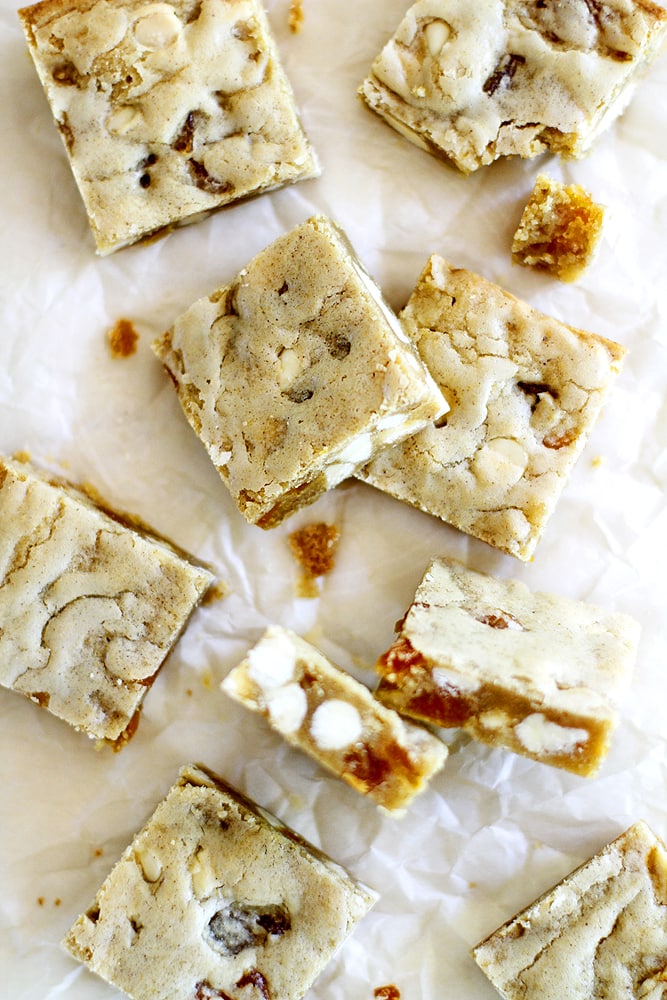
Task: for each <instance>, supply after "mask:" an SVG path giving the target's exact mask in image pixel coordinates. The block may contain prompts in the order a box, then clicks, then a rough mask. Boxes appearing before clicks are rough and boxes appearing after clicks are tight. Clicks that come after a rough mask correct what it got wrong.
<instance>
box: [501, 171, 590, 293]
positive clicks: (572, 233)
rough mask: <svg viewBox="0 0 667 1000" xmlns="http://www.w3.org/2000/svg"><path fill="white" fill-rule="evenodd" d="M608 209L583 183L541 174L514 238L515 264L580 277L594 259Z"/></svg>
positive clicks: (569, 278)
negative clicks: (606, 209) (566, 182)
mask: <svg viewBox="0 0 667 1000" xmlns="http://www.w3.org/2000/svg"><path fill="white" fill-rule="evenodd" d="M603 219H604V209H603V207H602V206H601V205H598V204H597V203H596V202H594V201H593V199H592V198H591V196H590V194H589V193H588V191H585V190H584V188H582V187H581V186H580V185H579V184H561V182H560V181H557V180H554V179H553V178H552V177H548V176H547V175H546V174H540V175H539V176H538V177H537V179H536V181H535V186H534V187H533V190H532V192H531V195H530V198H529V199H528V202H527V204H526V207H525V208H524V210H523V214H522V216H521V220H520V222H519V227H518V229H517V231H516V232H515V234H514V239H513V241H512V260H513V261H514V263H515V264H523V265H524V266H526V267H535V268H537V269H538V270H541V271H546V272H547V273H548V274H553V275H554V276H555V277H556V278H559V279H560V280H561V281H576V280H577V278H579V277H580V276H581V275H582V274H583V272H584V271H585V270H586V268H587V267H588V265H589V264H590V263H591V261H592V260H593V257H594V255H595V250H596V248H597V245H598V242H599V240H600V236H601V234H602V222H603Z"/></svg>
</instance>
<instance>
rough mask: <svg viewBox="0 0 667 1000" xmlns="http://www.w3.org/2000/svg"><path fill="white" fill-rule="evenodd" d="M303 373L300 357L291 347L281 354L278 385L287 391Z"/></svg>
mask: <svg viewBox="0 0 667 1000" xmlns="http://www.w3.org/2000/svg"><path fill="white" fill-rule="evenodd" d="M300 372H301V362H300V361H299V355H298V354H297V353H296V351H293V350H292V349H291V348H290V347H287V348H286V349H285V350H284V351H282V352H281V354H280V356H279V358H278V385H279V386H280V388H281V389H286V388H287V387H288V386H290V385H291V384H292V382H293V381H294V379H295V378H296V377H297V375H299V373H300Z"/></svg>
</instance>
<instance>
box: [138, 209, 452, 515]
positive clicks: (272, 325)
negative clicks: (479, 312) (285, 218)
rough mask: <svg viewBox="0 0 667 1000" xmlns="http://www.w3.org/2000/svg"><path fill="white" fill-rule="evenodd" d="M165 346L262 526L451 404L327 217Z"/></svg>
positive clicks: (223, 291) (197, 425) (183, 398)
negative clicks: (448, 403)
mask: <svg viewBox="0 0 667 1000" xmlns="http://www.w3.org/2000/svg"><path fill="white" fill-rule="evenodd" d="M153 349H154V351H155V353H156V354H157V355H158V357H159V358H160V359H161V360H162V362H163V364H164V365H165V367H166V369H167V371H168V372H169V374H170V375H171V377H172V380H173V381H174V383H175V385H176V389H177V392H178V396H179V399H180V402H181V406H182V407H183V411H184V413H185V415H186V417H187V419H188V421H189V422H190V424H191V426H192V427H193V429H194V430H195V432H196V434H197V435H198V437H199V438H200V439H201V441H202V442H203V444H204V445H205V447H206V449H207V451H208V453H209V455H210V457H211V460H212V461H213V463H214V465H215V466H216V468H217V470H218V472H219V473H220V475H221V476H222V478H223V480H224V481H225V483H226V484H227V486H228V487H229V490H230V492H231V494H232V496H233V497H234V499H235V500H236V503H237V505H238V507H239V510H240V511H241V513H242V514H243V516H244V517H245V518H246V519H247V520H248V521H250V522H251V523H257V524H259V525H260V526H261V527H273V526H274V525H275V524H277V523H279V522H280V521H281V520H283V519H284V518H285V517H286V516H287V515H288V514H290V513H291V512H292V511H293V510H295V509H296V508H298V507H301V506H303V505H305V504H306V503H310V502H312V501H313V500H314V499H316V498H317V497H318V496H320V495H321V494H322V493H323V492H325V491H326V490H327V489H329V488H330V487H331V486H335V485H336V484H337V483H339V482H341V481H342V480H343V479H346V478H348V477H349V476H351V475H352V474H353V473H354V472H355V471H356V470H357V469H358V468H359V467H360V466H361V465H362V464H363V463H365V462H367V461H368V459H369V458H370V457H371V456H372V455H374V454H376V453H377V451H378V450H379V449H380V448H382V447H386V446H387V445H389V444H391V443H393V442H395V441H400V440H402V439H403V438H405V437H406V435H408V434H412V433H415V432H416V431H417V430H419V429H421V428H422V427H424V426H426V424H427V423H428V422H429V421H430V420H431V419H433V418H434V417H435V416H436V415H437V414H439V413H441V412H444V411H445V410H446V409H447V404H446V402H445V400H444V399H443V397H442V395H441V393H440V391H439V390H438V388H437V387H436V385H435V383H434V381H433V379H432V378H431V376H430V375H429V374H428V373H427V371H426V369H425V368H424V365H423V363H422V362H421V360H420V358H419V354H418V353H417V351H416V350H415V348H414V346H413V345H412V344H411V342H410V341H409V339H408V337H407V336H406V335H405V333H404V331H403V329H402V327H401V324H400V323H399V321H398V319H397V318H396V317H395V316H394V314H393V313H392V312H391V310H390V309H389V307H388V306H387V305H386V304H385V302H384V300H383V298H382V295H381V293H380V291H379V289H378V288H377V286H376V285H375V284H374V282H373V281H372V280H371V279H370V277H369V276H368V275H367V273H366V272H365V271H364V269H363V268H362V266H361V264H360V263H359V261H358V260H357V258H356V256H355V254H354V251H353V250H352V248H351V247H350V245H349V243H348V241H347V240H346V238H345V236H344V235H343V233H342V232H341V230H339V229H338V228H337V227H336V226H335V225H334V224H333V223H331V222H330V221H329V220H328V219H326V218H324V217H321V216H318V217H313V218H311V219H309V220H308V221H307V222H305V223H303V224H301V225H299V226H296V227H295V228H294V229H292V230H290V231H289V232H288V233H286V234H285V235H284V236H282V237H279V238H278V239H277V240H276V241H275V242H274V243H272V244H271V245H270V246H269V247H267V248H266V249H265V250H263V251H262V252H261V253H260V254H258V255H257V256H256V257H255V258H253V260H252V261H251V262H250V263H249V264H248V265H247V267H245V268H244V269H243V270H242V271H241V272H240V274H238V275H237V277H236V278H235V279H234V281H233V282H232V283H231V284H230V285H228V286H227V287H223V288H219V289H218V290H217V291H215V292H214V293H213V294H211V295H209V296H208V297H207V298H203V299H200V300H199V301H197V302H195V303H194V305H192V306H191V307H190V309H188V310H187V311H186V312H185V313H183V314H182V315H181V316H180V317H179V318H178V319H177V320H176V322H175V323H174V325H173V327H172V328H171V329H170V330H169V331H168V332H167V333H166V334H164V336H163V337H162V338H161V339H160V340H157V341H155V343H154V344H153Z"/></svg>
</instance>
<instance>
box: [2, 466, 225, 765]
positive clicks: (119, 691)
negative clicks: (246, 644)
mask: <svg viewBox="0 0 667 1000" xmlns="http://www.w3.org/2000/svg"><path fill="white" fill-rule="evenodd" d="M0 521H1V522H2V532H0V622H1V623H2V627H1V628H0V684H2V685H3V686H4V687H6V688H9V689H10V690H12V691H17V692H19V693H20V694H24V695H26V696H27V697H28V698H31V699H32V701H34V702H36V703H37V704H38V705H41V706H43V707H44V708H47V709H48V710H49V711H50V712H52V713H53V714H54V715H56V716H58V718H60V719H64V720H65V721H66V722H69V723H70V724H71V725H72V726H75V727H76V728H77V729H80V730H82V731H83V732H85V733H87V734H88V736H90V737H91V738H94V739H97V740H103V741H106V742H109V743H112V744H114V745H115V746H116V747H120V746H122V745H123V743H124V742H126V741H127V740H128V739H129V738H130V736H131V735H132V734H133V732H134V730H135V728H136V725H137V723H138V720H139V710H140V708H141V704H142V702H143V699H144V696H145V694H146V692H147V691H148V690H149V688H150V686H151V685H152V683H153V681H154V680H155V677H156V675H157V673H158V671H159V669H160V667H161V666H162V664H163V662H164V660H165V658H166V656H167V654H168V653H169V651H170V650H171V648H172V647H173V646H174V644H175V642H176V640H177V639H178V637H179V635H180V633H181V631H182V630H183V628H184V627H185V625H186V623H187V621H188V619H189V617H190V614H191V612H192V611H193V609H194V608H195V606H196V605H197V604H198V602H199V601H200V599H201V598H202V596H203V595H204V593H205V592H206V591H207V590H208V589H209V587H210V586H211V584H212V583H213V580H214V578H213V575H212V574H211V573H210V572H209V571H208V570H207V569H205V568H204V567H203V566H198V565H195V564H194V562H193V561H192V560H191V559H190V558H189V557H186V556H185V554H184V553H182V552H180V551H177V550H176V549H175V548H174V547H173V546H172V545H170V544H169V543H167V542H166V541H164V540H163V539H161V538H158V537H156V536H154V535H152V534H151V533H149V532H148V530H146V529H144V528H142V527H140V526H139V525H138V524H137V523H136V522H131V521H130V520H128V519H126V518H125V517H124V516H123V515H119V514H117V513H116V512H114V511H110V510H108V509H106V508H103V507H101V506H99V504H97V503H95V502H93V501H92V500H91V499H90V497H89V496H88V495H86V494H85V493H83V492H81V491H79V490H77V489H75V488H74V487H72V486H71V485H69V484H66V483H64V482H60V481H56V480H53V479H51V478H49V477H48V476H47V475H46V474H42V473H40V472H39V471H37V470H36V469H33V468H32V467H30V466H29V465H27V464H25V463H23V462H16V461H9V460H6V459H4V460H0Z"/></svg>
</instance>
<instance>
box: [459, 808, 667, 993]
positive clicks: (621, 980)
mask: <svg viewBox="0 0 667 1000" xmlns="http://www.w3.org/2000/svg"><path fill="white" fill-rule="evenodd" d="M472 955H473V958H474V959H475V961H476V962H477V964H478V965H479V967H480V968H481V969H482V971H483V972H484V973H485V974H486V976H487V977H488V978H489V979H490V981H491V982H492V983H493V985H494V986H495V988H496V989H497V990H498V992H499V993H500V995H501V996H502V997H505V1000H533V998H534V1000H538V998H539V1000H564V998H567V1000H591V998H592V997H604V998H605V1000H625V998H636V1000H640V998H641V1000H661V998H662V997H664V996H665V991H666V990H667V852H666V851H665V846H664V844H663V842H662V841H661V840H660V839H659V838H658V837H656V835H655V834H654V833H653V831H652V830H651V829H650V828H649V827H648V826H647V824H646V823H644V822H643V821H640V822H638V823H635V824H634V825H633V826H631V827H630V828H629V829H628V830H626V831H625V833H623V834H621V836H620V837H617V838H616V840H614V841H612V842H611V843H610V844H608V845H607V846H606V847H604V848H603V849H602V850H601V851H600V852H599V853H598V854H596V855H595V856H594V857H592V858H591V859H590V860H589V861H587V862H586V863H585V864H583V865H582V866H581V867H580V868H577V869H576V871H574V872H572V873H571V874H570V875H568V876H567V877H566V878H565V879H563V881H562V882H560V883H559V884H558V885H557V886H555V887H554V888H553V889H551V890H550V891H549V892H546V893H545V894H544V895H543V896H541V897H540V898H539V899H538V900H536V901H535V902H534V903H533V904H532V905H530V906H528V907H527V908H526V909H525V910H523V911H522V912H521V913H519V914H517V916H515V917H513V918H512V919H511V920H509V921H508V922H507V923H506V924H504V925H503V926H502V927H500V928H498V930H497V931H494V933H493V934H491V935H489V937H488V938H486V939H485V940H484V941H482V942H481V943H480V944H478V945H477V946H476V947H475V948H474V949H473V952H472Z"/></svg>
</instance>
